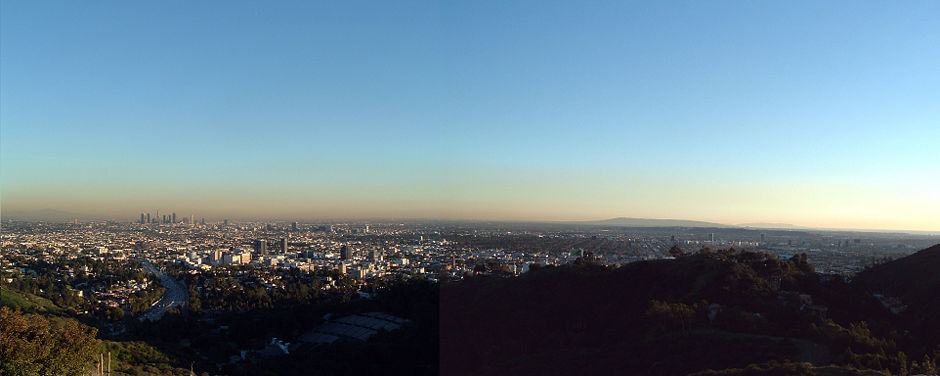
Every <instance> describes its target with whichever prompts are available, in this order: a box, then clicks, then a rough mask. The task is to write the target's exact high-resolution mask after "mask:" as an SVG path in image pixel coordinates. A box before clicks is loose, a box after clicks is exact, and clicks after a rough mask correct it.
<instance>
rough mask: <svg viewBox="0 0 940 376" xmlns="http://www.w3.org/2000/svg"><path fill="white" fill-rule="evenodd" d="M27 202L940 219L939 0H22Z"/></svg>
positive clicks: (1, 123) (10, 183)
mask: <svg viewBox="0 0 940 376" xmlns="http://www.w3.org/2000/svg"><path fill="white" fill-rule="evenodd" d="M0 6H2V9H0V10H2V12H0V17H2V18H0V21H2V22H0V58H2V61H0V63H2V64H0V83H2V85H0V132H2V133H0V135H2V139H0V146H2V150H0V156H2V162H0V163H2V164H0V167H2V172H0V176H2V205H3V209H4V210H5V211H6V210H34V209H41V208H47V207H51V208H56V209H62V210H68V211H75V212H82V213H94V214H99V215H109V216H117V217H124V216H127V217H130V218H133V217H134V216H135V215H137V213H139V212H140V211H144V210H148V211H154V210H156V209H161V211H164V210H165V211H170V210H174V211H177V212H184V213H189V212H193V213H195V214H196V215H197V216H200V215H202V216H206V217H221V216H252V215H259V216H261V215H264V216H284V217H291V216H295V217H310V218H316V217H345V216H350V217H360V216H361V217H370V216H396V217H397V216H400V217H434V218H468V219H484V218H485V219H546V220H557V219H590V218H604V217H614V216H635V217H655V218H688V219H703V220H715V221H719V222H728V223H741V222H756V221H773V222H792V223H796V224H803V225H813V226H825V227H855V228H890V229H919V230H938V229H940V218H938V217H937V216H936V213H937V212H940V196H938V195H937V194H936V193H935V192H938V191H940V178H938V176H940V152H938V151H937V146H936V145H937V143H938V141H940V26H938V25H940V22H936V21H937V20H938V19H940V3H937V2H935V1H910V2H864V1H862V2H855V1H853V2H849V1H834V2H808V1H807V2H744V1H740V2H731V1H728V2H723V1H718V2H621V1H618V2H586V3H585V2H546V1H531V2H408V3H405V2H402V3H392V2H364V1H353V2H333V3H328V2H276V3H265V2H196V3H193V2H161V3H148V4H142V3H129V2H117V1H114V2H43V3H38V2H26V1H5V2H3V3H2V5H0Z"/></svg>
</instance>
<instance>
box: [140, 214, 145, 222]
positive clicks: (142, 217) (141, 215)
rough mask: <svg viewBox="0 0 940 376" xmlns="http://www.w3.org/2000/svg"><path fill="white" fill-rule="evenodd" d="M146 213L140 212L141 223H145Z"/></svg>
mask: <svg viewBox="0 0 940 376" xmlns="http://www.w3.org/2000/svg"><path fill="white" fill-rule="evenodd" d="M144 223H146V222H144V213H140V224H144Z"/></svg>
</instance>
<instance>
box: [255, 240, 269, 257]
mask: <svg viewBox="0 0 940 376" xmlns="http://www.w3.org/2000/svg"><path fill="white" fill-rule="evenodd" d="M255 251H256V252H258V253H259V254H261V255H265V256H266V255H267V254H268V242H267V241H265V240H264V239H258V240H255Z"/></svg>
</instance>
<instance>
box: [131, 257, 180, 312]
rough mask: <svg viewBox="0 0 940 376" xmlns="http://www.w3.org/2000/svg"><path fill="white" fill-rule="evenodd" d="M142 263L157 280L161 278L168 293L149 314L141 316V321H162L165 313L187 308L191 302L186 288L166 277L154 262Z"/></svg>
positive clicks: (145, 261)
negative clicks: (178, 308)
mask: <svg viewBox="0 0 940 376" xmlns="http://www.w3.org/2000/svg"><path fill="white" fill-rule="evenodd" d="M140 263H141V264H142V265H143V266H144V270H146V271H147V272H149V273H153V274H154V275H156V276H157V278H160V283H162V284H163V287H164V288H166V291H165V292H164V293H163V297H161V298H160V300H159V301H157V303H155V304H154V305H153V306H152V307H150V309H149V310H147V313H144V314H143V315H141V316H140V321H144V320H150V321H157V320H160V318H162V317H163V313H164V312H166V310H168V309H170V308H173V307H176V306H179V307H181V308H185V307H186V302H188V301H189V296H188V291H187V290H186V286H184V285H183V284H182V283H181V282H179V281H177V280H175V279H173V278H172V277H170V276H168V275H166V273H164V272H163V270H161V269H160V268H158V267H157V266H156V265H154V264H153V263H152V262H150V261H148V260H140Z"/></svg>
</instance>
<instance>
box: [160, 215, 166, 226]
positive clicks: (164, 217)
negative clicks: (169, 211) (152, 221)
mask: <svg viewBox="0 0 940 376" xmlns="http://www.w3.org/2000/svg"><path fill="white" fill-rule="evenodd" d="M160 223H162V224H165V223H166V214H164V215H163V219H162V220H160Z"/></svg>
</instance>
